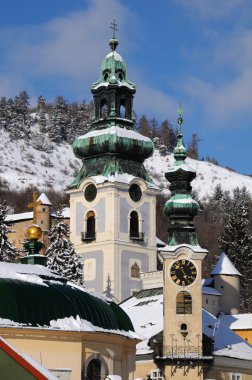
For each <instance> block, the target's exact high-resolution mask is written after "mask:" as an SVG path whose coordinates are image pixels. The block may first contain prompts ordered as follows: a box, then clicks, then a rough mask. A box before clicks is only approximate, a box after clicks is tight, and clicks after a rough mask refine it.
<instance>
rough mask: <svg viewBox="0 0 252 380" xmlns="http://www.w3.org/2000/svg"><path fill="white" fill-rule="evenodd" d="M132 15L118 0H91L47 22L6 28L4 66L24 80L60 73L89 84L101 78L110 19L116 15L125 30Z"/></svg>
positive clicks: (121, 30) (48, 76) (66, 77)
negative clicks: (81, 6) (85, 7)
mask: <svg viewBox="0 0 252 380" xmlns="http://www.w3.org/2000/svg"><path fill="white" fill-rule="evenodd" d="M129 18H131V20H132V22H134V15H133V14H132V13H130V11H128V9H127V8H126V7H124V6H123V5H122V4H121V3H120V2H119V1H117V0H107V1H106V2H105V1H103V0H92V1H91V0H90V2H89V7H88V8H87V9H85V10H83V11H78V12H72V13H69V14H67V15H66V16H64V17H59V18H56V19H54V20H51V21H49V22H47V23H45V24H41V25H34V26H32V27H19V28H12V29H7V30H6V29H5V30H3V33H2V38H1V40H2V41H3V40H4V39H5V49H6V67H5V69H6V70H7V71H8V70H9V76H10V73H11V72H15V75H16V76H18V75H19V76H20V78H23V80H22V81H21V82H22V83H24V84H25V82H26V79H27V82H29V80H30V78H31V77H33V78H43V77H44V78H46V80H48V78H50V77H58V76H61V77H64V80H69V79H70V80H73V81H76V82H78V83H80V82H81V81H82V82H83V86H85V85H86V84H85V83H84V81H85V80H89V86H90V84H91V83H90V82H92V80H91V81H90V78H95V79H98V75H99V72H98V70H99V67H100V64H101V59H102V57H103V54H105V53H106V52H108V49H109V47H108V45H107V41H108V40H109V38H110V36H111V33H112V32H111V31H110V30H109V25H110V22H111V21H112V19H116V21H117V22H118V24H119V26H120V34H123V29H124V27H125V25H126V24H127V23H128V20H129ZM2 64H3V63H2ZM0 82H1V78H0ZM73 85H74V84H73ZM10 86H11V83H10ZM16 87H17V86H15V85H14V84H13V89H14V90H15V89H16Z"/></svg>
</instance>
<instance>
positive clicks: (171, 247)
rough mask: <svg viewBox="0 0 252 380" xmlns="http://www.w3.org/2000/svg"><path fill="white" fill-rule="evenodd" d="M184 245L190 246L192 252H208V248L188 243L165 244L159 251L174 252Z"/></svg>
mask: <svg viewBox="0 0 252 380" xmlns="http://www.w3.org/2000/svg"><path fill="white" fill-rule="evenodd" d="M182 247H186V248H190V249H191V250H193V251H194V252H200V253H202V252H203V253H208V250H207V249H205V248H201V246H200V245H190V244H178V245H168V244H167V245H166V246H165V247H163V248H159V251H160V253H161V254H162V253H165V252H174V251H176V250H177V249H179V248H182Z"/></svg>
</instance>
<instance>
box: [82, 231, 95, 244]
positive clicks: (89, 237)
mask: <svg viewBox="0 0 252 380" xmlns="http://www.w3.org/2000/svg"><path fill="white" fill-rule="evenodd" d="M95 239H96V234H95V232H89V231H87V232H81V241H83V242H85V243H87V242H90V241H93V240H95Z"/></svg>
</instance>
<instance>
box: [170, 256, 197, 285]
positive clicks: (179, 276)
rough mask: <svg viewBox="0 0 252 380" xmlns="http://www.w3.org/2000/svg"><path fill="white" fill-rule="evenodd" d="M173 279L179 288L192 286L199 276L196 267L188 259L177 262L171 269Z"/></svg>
mask: <svg viewBox="0 0 252 380" xmlns="http://www.w3.org/2000/svg"><path fill="white" fill-rule="evenodd" d="M170 275H171V279H172V281H173V282H175V284H177V285H179V286H188V285H191V284H192V283H193V282H194V281H195V279H196V276H197V269H196V267H195V265H194V264H193V263H192V262H191V261H189V260H186V259H181V260H177V261H175V262H174V263H173V264H172V266H171V269H170Z"/></svg>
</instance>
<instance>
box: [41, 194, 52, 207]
mask: <svg viewBox="0 0 252 380" xmlns="http://www.w3.org/2000/svg"><path fill="white" fill-rule="evenodd" d="M38 201H41V202H42V205H48V206H51V205H52V204H51V202H50V201H49V199H48V198H47V196H46V195H45V193H42V194H41V195H40V196H39V197H38Z"/></svg>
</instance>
